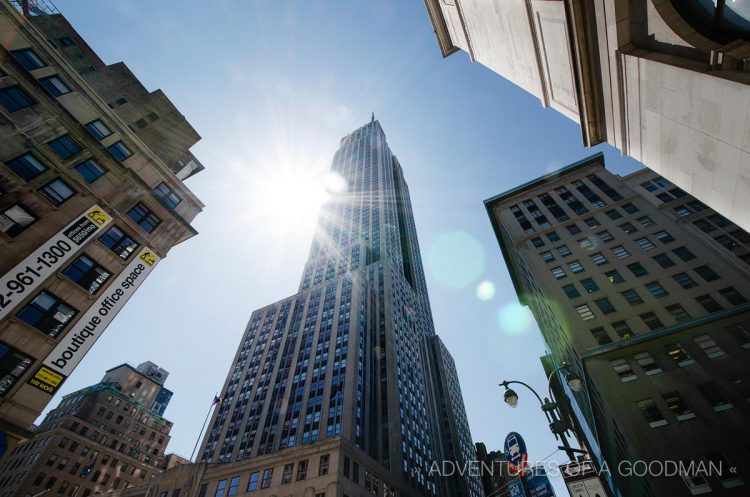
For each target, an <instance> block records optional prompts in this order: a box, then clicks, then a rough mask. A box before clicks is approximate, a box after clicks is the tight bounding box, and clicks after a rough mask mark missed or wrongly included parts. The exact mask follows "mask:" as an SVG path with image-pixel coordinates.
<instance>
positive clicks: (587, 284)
mask: <svg viewBox="0 0 750 497" xmlns="http://www.w3.org/2000/svg"><path fill="white" fill-rule="evenodd" d="M581 285H583V288H584V289H585V290H586V292H587V293H594V292H596V291H597V290H599V287H598V286H597V285H596V282H595V281H594V280H592V279H591V278H586V279H583V280H581Z"/></svg>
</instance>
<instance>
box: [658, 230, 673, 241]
mask: <svg viewBox="0 0 750 497" xmlns="http://www.w3.org/2000/svg"><path fill="white" fill-rule="evenodd" d="M654 236H655V237H656V239H657V240H659V241H660V242H661V243H669V242H673V241H674V237H673V236H672V235H670V234H669V233H667V232H666V231H657V232H656V233H654Z"/></svg>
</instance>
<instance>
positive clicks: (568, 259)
mask: <svg viewBox="0 0 750 497" xmlns="http://www.w3.org/2000/svg"><path fill="white" fill-rule="evenodd" d="M485 205H486V207H487V211H488V213H489V216H490V220H491V222H492V226H493V228H494V230H495V233H496V236H497V239H498V241H499V243H500V247H501V250H502V253H503V257H504V258H505V262H506V264H507V266H508V269H509V271H510V273H511V278H512V281H513V284H514V286H515V289H516V292H517V294H518V297H519V300H520V301H521V303H523V304H524V305H527V306H529V308H530V309H531V311H532V313H533V314H534V317H535V318H536V321H537V323H538V325H539V329H540V330H541V332H542V335H543V338H544V341H545V343H546V345H547V347H548V349H549V353H550V357H546V358H545V360H546V361H548V362H549V361H552V362H553V363H554V364H555V365H560V364H561V363H562V362H563V361H566V362H568V363H570V364H571V365H573V367H574V369H575V370H576V372H577V373H578V374H579V375H580V376H581V377H582V378H583V379H584V386H585V388H584V389H582V391H581V392H580V393H576V392H573V391H571V390H570V389H569V388H568V387H567V385H562V388H563V390H564V393H565V396H566V397H567V399H568V400H569V401H570V402H569V405H568V403H567V402H565V403H564V405H565V406H566V407H569V408H570V410H571V413H570V414H571V415H572V416H573V417H574V418H575V419H574V423H573V424H574V426H576V428H577V430H578V432H579V433H578V435H579V438H580V440H581V441H582V442H583V444H584V446H585V447H586V448H587V449H588V451H589V453H590V455H591V457H592V458H593V459H594V461H595V462H596V463H597V464H598V465H599V466H600V467H608V468H609V471H607V472H605V473H604V480H605V482H606V483H607V484H608V485H609V486H610V488H611V489H612V491H613V495H623V496H656V495H700V494H704V493H711V495H727V496H730V495H731V496H735V495H736V496H739V495H746V494H747V485H748V484H750V456H749V455H748V452H747V446H748V443H749V442H750V439H749V438H748V434H747V430H746V427H747V425H748V418H749V417H750V405H748V401H749V399H750V397H748V396H749V395H750V367H749V366H748V364H749V363H748V359H750V356H749V354H750V304H748V301H747V297H748V296H750V266H748V262H747V256H746V253H747V252H746V250H747V248H748V242H749V241H750V240H749V239H748V235H747V233H746V232H744V231H743V230H741V229H740V228H739V227H738V226H737V225H735V224H733V223H732V222H731V221H729V220H728V219H726V218H725V217H723V216H721V215H720V214H718V213H716V212H715V211H713V210H712V209H710V208H708V207H706V206H705V204H703V203H702V202H700V201H699V200H696V199H695V198H694V197H692V196H690V195H688V194H687V193H686V192H685V191H684V190H682V189H680V188H678V187H676V186H675V185H673V184H671V183H670V182H669V181H667V180H666V179H664V178H663V177H661V176H659V175H657V174H656V173H654V172H652V171H649V170H641V171H638V172H636V173H633V174H631V175H628V176H625V177H619V176H615V175H613V174H611V173H609V172H608V171H606V170H605V169H604V159H603V156H602V155H601V154H598V155H595V156H592V157H590V158H588V159H585V160H583V161H581V162H579V163H576V164H573V165H571V166H568V167H566V168H564V169H561V170H560V171H557V172H555V173H552V174H549V175H547V176H544V177H541V178H538V179H536V180H533V181H531V182H529V183H526V184H524V185H521V186H519V187H518V188H515V189H513V190H510V191H508V192H505V193H503V194H501V195H498V196H496V197H493V198H491V199H488V200H487V201H485ZM547 367H548V368H549V367H550V366H549V365H548V366H547ZM561 383H564V382H561ZM639 461H645V462H646V463H648V464H650V463H653V464H654V466H652V467H655V468H657V469H658V467H660V465H662V466H661V467H665V466H664V465H669V464H673V466H671V468H672V470H670V471H671V472H672V473H671V475H667V473H665V472H662V475H661V476H659V474H658V473H659V471H654V472H653V473H648V474H646V475H645V476H642V475H641V474H640V471H641V469H642V466H639V465H642V464H643V463H642V462H639ZM680 462H681V463H683V468H688V467H689V465H690V463H691V462H692V463H694V467H693V468H692V469H691V470H686V471H679V472H677V473H675V472H674V464H677V463H680ZM699 465H702V466H699ZM705 467H710V468H712V470H711V471H708V472H702V471H701V468H704V469H705ZM632 468H641V469H638V470H636V471H637V473H636V472H634V471H633V469H632ZM732 468H734V469H732Z"/></svg>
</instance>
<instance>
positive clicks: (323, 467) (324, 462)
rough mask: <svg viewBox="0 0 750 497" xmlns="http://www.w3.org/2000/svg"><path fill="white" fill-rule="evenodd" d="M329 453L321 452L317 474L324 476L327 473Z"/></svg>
mask: <svg viewBox="0 0 750 497" xmlns="http://www.w3.org/2000/svg"><path fill="white" fill-rule="evenodd" d="M329 459H330V457H329V455H328V454H323V455H322V456H320V464H319V465H318V476H325V475H327V474H328V463H329Z"/></svg>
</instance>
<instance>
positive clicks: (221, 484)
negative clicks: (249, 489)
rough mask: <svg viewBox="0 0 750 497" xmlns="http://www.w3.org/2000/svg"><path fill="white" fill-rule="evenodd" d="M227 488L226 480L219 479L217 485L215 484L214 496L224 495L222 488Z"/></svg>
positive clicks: (222, 496) (221, 496)
mask: <svg viewBox="0 0 750 497" xmlns="http://www.w3.org/2000/svg"><path fill="white" fill-rule="evenodd" d="M226 488H227V481H226V480H220V481H219V483H218V485H216V494H215V496H216V497H224V490H226Z"/></svg>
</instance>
